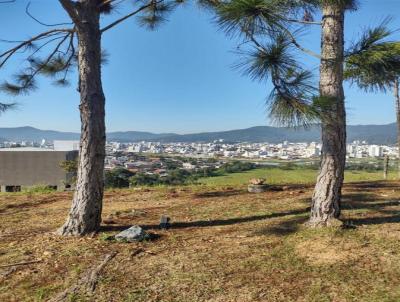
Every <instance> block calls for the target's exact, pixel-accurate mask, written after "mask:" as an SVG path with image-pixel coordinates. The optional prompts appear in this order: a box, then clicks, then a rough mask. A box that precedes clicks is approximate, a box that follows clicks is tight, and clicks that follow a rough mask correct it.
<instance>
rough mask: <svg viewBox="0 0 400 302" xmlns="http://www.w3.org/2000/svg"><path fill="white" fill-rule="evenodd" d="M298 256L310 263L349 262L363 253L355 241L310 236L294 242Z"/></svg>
mask: <svg viewBox="0 0 400 302" xmlns="http://www.w3.org/2000/svg"><path fill="white" fill-rule="evenodd" d="M295 250H296V253H297V255H298V256H300V257H301V258H304V259H306V260H307V262H308V263H310V264H312V265H333V264H335V263H343V262H351V261H355V260H357V259H359V258H360V257H362V256H363V255H364V254H365V251H364V249H363V248H362V247H360V246H359V244H357V242H338V241H337V240H332V239H329V238H311V239H307V240H305V241H303V242H300V243H298V244H296V246H295Z"/></svg>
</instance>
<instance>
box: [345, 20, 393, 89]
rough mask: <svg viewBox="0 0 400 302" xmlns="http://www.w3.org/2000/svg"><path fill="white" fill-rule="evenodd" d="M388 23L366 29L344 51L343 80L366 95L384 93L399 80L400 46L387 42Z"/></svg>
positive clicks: (390, 33) (389, 34) (388, 33)
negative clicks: (356, 40)
mask: <svg viewBox="0 0 400 302" xmlns="http://www.w3.org/2000/svg"><path fill="white" fill-rule="evenodd" d="M390 21H391V19H388V18H387V19H385V20H384V21H383V22H382V23H381V24H380V25H379V26H377V27H375V28H369V29H367V30H366V31H365V32H364V33H363V35H362V36H361V38H360V40H359V41H358V42H357V43H355V44H354V45H353V46H352V47H351V49H350V50H349V51H348V54H347V59H346V62H345V73H344V76H345V79H347V80H349V81H350V82H351V83H352V84H355V85H357V86H358V87H360V88H361V89H364V90H366V91H386V90H387V89H388V88H390V87H391V86H392V85H393V82H394V81H395V80H396V79H397V78H399V77H400V42H392V41H388V40H387V39H388V38H389V37H390V36H391V35H392V34H393V31H392V30H390V29H389V24H390Z"/></svg>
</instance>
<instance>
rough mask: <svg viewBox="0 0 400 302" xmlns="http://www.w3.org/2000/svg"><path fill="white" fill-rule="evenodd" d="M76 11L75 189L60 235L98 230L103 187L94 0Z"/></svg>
mask: <svg viewBox="0 0 400 302" xmlns="http://www.w3.org/2000/svg"><path fill="white" fill-rule="evenodd" d="M76 14H77V16H76V17H75V18H79V22H76V21H75V24H76V29H77V35H78V48H79V49H78V51H79V91H80V95H81V102H80V106H79V109H80V115H81V140H80V153H79V166H78V177H77V183H76V192H75V195H74V199H73V201H72V207H71V210H70V213H69V216H68V219H67V221H66V223H65V224H64V226H63V227H62V228H61V229H60V230H59V233H60V234H62V235H85V234H88V233H92V232H95V231H97V230H98V229H99V226H100V223H101V212H102V202H103V190H104V189H103V188H104V176H103V173H104V172H103V171H104V158H105V140H106V137H105V122H104V118H105V110H104V106H105V97H104V94H103V89H102V84H101V33H100V25H99V12H98V9H97V1H83V2H80V5H79V7H77V8H76Z"/></svg>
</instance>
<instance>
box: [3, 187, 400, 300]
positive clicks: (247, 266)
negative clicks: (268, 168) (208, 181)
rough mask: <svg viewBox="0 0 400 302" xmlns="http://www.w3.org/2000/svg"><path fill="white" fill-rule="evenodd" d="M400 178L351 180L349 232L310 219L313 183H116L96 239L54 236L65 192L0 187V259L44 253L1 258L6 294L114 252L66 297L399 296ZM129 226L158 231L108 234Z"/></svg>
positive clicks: (39, 292)
mask: <svg viewBox="0 0 400 302" xmlns="http://www.w3.org/2000/svg"><path fill="white" fill-rule="evenodd" d="M398 185H399V184H398V183H396V182H381V183H377V182H374V183H353V184H347V185H346V188H345V194H344V198H343V200H344V202H343V206H344V208H345V210H344V211H343V219H345V220H346V221H347V222H348V224H350V225H354V226H356V228H349V229H344V230H334V229H329V230H310V229H306V228H304V227H303V222H304V221H305V220H306V219H307V215H308V206H309V197H310V195H311V194H310V193H311V187H302V186H293V187H289V188H287V189H286V190H285V191H274V192H266V193H262V194H256V195H253V194H249V193H247V192H246V191H245V190H242V189H238V190H236V189H234V188H214V189H211V188H209V187H188V188H176V189H168V188H161V189H160V188H159V189H143V190H136V191H133V190H116V191H108V192H107V193H106V198H105V205H104V218H105V220H106V221H107V222H108V223H111V224H107V225H104V228H103V230H102V231H101V232H100V233H99V234H98V235H96V236H95V237H93V238H88V237H85V238H60V237H57V236H55V235H52V233H51V232H52V231H54V230H55V229H56V228H57V227H58V226H60V225H61V224H62V222H63V221H64V219H65V217H66V215H67V212H68V208H69V205H70V199H71V196H70V195H69V194H67V193H51V194H44V195H40V194H19V195H0V266H1V265H6V264H12V263H17V262H23V261H30V260H37V259H41V260H42V261H41V262H40V263H34V264H29V265H23V266H18V267H16V268H15V269H12V268H11V269H10V268H0V301H18V302H19V301H46V300H48V299H49V298H51V297H53V296H55V295H56V294H57V293H59V292H61V291H63V290H64V289H65V288H67V287H69V286H71V285H73V284H74V283H76V282H77V280H78V278H79V277H80V276H82V275H83V274H84V272H85V271H86V270H87V269H88V268H90V267H93V265H95V264H96V263H98V262H100V261H101V260H102V259H103V257H104V255H105V254H107V253H109V252H111V251H117V252H118V254H117V256H116V257H115V258H114V259H113V260H112V261H111V262H110V263H109V264H108V266H106V267H105V269H104V271H103V272H102V275H101V279H100V280H99V284H98V287H97V288H96V291H95V295H94V296H92V297H85V296H83V295H80V294H76V295H71V296H70V297H69V298H68V299H69V301H135V302H136V301H185V302H186V301H190V302H192V301H213V302H214V301H224V302H231V301H232V302H233V301H243V302H244V301H338V302H339V301H400V240H399V239H400V212H399V211H400V204H399V202H398V200H399V198H400V191H399V190H398ZM133 210H134V211H133ZM163 214H166V215H168V216H170V217H171V218H172V223H173V225H172V228H171V229H169V230H168V231H161V230H159V229H158V228H157V224H158V222H159V218H160V216H161V215H163ZM132 224H139V225H141V226H144V227H145V228H146V229H147V230H148V231H150V232H154V233H156V234H158V235H160V237H159V239H157V240H154V241H149V242H142V243H117V242H114V241H109V240H107V237H108V236H109V235H113V234H115V233H116V232H118V231H119V230H122V229H125V228H127V227H129V226H131V225H132Z"/></svg>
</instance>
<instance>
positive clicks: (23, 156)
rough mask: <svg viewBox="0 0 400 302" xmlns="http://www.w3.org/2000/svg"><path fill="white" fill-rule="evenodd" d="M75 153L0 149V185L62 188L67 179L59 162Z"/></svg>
mask: <svg viewBox="0 0 400 302" xmlns="http://www.w3.org/2000/svg"><path fill="white" fill-rule="evenodd" d="M77 155H78V152H76V151H0V187H1V188H2V189H3V188H4V186H22V187H29V186H37V185H49V186H57V187H58V189H60V190H62V189H63V188H64V184H65V182H67V181H68V179H67V173H66V172H65V171H64V170H63V169H62V168H61V167H60V163H61V162H63V161H66V160H74V159H76V158H77ZM2 191H3V190H2Z"/></svg>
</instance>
